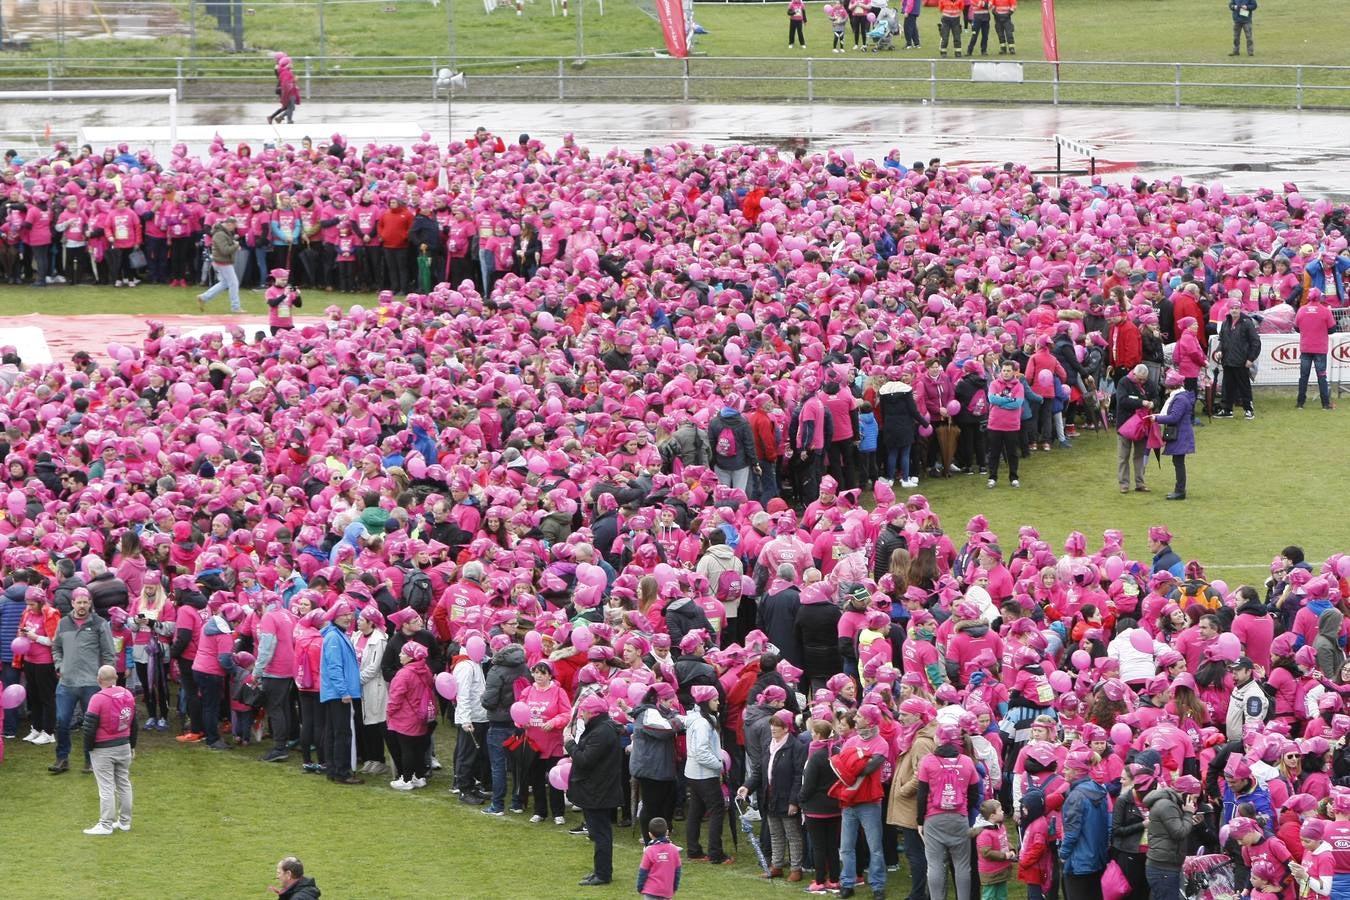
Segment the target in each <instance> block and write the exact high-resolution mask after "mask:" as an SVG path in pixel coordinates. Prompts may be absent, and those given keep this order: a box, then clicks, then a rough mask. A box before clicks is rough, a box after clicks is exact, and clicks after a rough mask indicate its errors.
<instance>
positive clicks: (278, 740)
mask: <svg viewBox="0 0 1350 900" xmlns="http://www.w3.org/2000/svg"><path fill="white" fill-rule="evenodd" d="M296 621H297V619H296V616H295V615H294V614H293V613H292V612H291V611H290V610H288V609H287V608H286V607H285V606H283V605H282V603H281V600H280V599H279V598H278V599H276V600H274V601H273V603H272V604H271V605H270V606H268V607H267V609H266V611H264V612H263V616H262V619H261V620H260V621H259V622H258V650H257V654H256V655H255V658H254V662H253V678H254V680H255V682H258V683H259V684H260V686H261V687H262V692H263V698H264V702H265V704H266V706H267V721H268V725H269V726H270V727H271V730H272V739H273V741H274V744H273V747H272V751H271V752H270V753H267V754H266V755H265V756H263V757H262V759H263V762H285V761H286V759H288V758H289V756H290V753H289V752H288V751H287V749H286V742H287V740H289V739H290V735H291V705H290V704H291V685H292V684H293V683H294V679H295V624H296Z"/></svg>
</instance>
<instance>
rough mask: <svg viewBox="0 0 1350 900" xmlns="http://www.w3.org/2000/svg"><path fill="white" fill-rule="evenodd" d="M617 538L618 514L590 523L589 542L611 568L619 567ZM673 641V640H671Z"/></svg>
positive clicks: (613, 512)
mask: <svg viewBox="0 0 1350 900" xmlns="http://www.w3.org/2000/svg"><path fill="white" fill-rule="evenodd" d="M618 537H619V514H618V513H617V512H616V511H614V510H610V511H609V512H603V513H601V514H600V515H598V516H596V517H595V520H594V521H592V522H591V542H592V544H593V545H594V546H595V549H596V550H599V551H600V555H601V556H603V557H604V558H605V561H606V562H607V563H609V564H610V565H611V566H615V567H616V568H617V567H619V554H617V553H614V552H613V550H612V548H613V547H614V541H615V540H617V539H618ZM671 640H672V641H673V640H674V638H671Z"/></svg>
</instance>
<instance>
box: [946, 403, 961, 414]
mask: <svg viewBox="0 0 1350 900" xmlns="http://www.w3.org/2000/svg"><path fill="white" fill-rule="evenodd" d="M960 411H961V401H959V400H948V401H947V415H949V416H954V415H956V414H957V413H959V412H960Z"/></svg>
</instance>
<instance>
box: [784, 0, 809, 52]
mask: <svg viewBox="0 0 1350 900" xmlns="http://www.w3.org/2000/svg"><path fill="white" fill-rule="evenodd" d="M787 14H788V49H789V50H790V49H792V46H793V42H794V41H796V42H797V43H799V44H801V46H802V49H805V48H806V32H805V31H804V30H803V29H804V28H805V27H806V4H805V3H803V2H802V0H789V2H788V8H787Z"/></svg>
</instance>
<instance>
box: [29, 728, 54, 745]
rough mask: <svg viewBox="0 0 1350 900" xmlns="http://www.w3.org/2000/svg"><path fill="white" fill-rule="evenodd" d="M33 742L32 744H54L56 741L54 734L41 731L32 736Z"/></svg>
mask: <svg viewBox="0 0 1350 900" xmlns="http://www.w3.org/2000/svg"><path fill="white" fill-rule="evenodd" d="M33 743H34V744H37V745H42V744H55V743H56V735H54V734H48V733H47V732H45V731H44V732H42V733H41V734H39V735H38V736H37V737H35V738H33Z"/></svg>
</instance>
